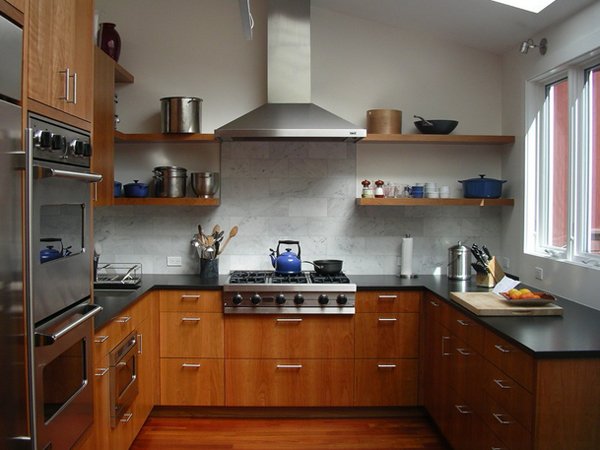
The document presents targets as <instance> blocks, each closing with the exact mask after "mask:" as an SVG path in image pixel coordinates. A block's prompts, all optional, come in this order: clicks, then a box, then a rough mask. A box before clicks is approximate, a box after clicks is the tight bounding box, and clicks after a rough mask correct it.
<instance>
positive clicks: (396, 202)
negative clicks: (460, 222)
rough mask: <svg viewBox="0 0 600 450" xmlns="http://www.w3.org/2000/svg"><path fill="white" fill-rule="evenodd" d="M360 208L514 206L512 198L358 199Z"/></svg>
mask: <svg viewBox="0 0 600 450" xmlns="http://www.w3.org/2000/svg"><path fill="white" fill-rule="evenodd" d="M356 203H357V204H358V205H359V206H513V205H514V204H515V200H514V199H512V198H357V199H356Z"/></svg>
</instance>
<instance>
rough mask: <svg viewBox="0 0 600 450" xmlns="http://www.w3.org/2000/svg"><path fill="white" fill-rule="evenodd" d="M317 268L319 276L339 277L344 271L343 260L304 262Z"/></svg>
mask: <svg viewBox="0 0 600 450" xmlns="http://www.w3.org/2000/svg"><path fill="white" fill-rule="evenodd" d="M302 262H305V263H308V264H312V265H313V266H315V272H317V273H318V274H319V275H337V274H338V273H340V272H341V271H342V264H343V263H344V261H342V260H341V259H319V260H317V261H302Z"/></svg>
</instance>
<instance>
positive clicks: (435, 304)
mask: <svg viewBox="0 0 600 450" xmlns="http://www.w3.org/2000/svg"><path fill="white" fill-rule="evenodd" d="M429 303H430V304H431V306H435V307H436V308H439V307H440V304H439V303H438V302H434V301H433V300H429Z"/></svg>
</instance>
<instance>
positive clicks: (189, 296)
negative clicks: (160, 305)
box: [181, 294, 200, 302]
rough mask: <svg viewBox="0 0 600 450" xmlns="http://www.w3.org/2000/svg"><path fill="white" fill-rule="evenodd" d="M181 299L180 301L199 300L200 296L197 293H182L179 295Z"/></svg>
mask: <svg viewBox="0 0 600 450" xmlns="http://www.w3.org/2000/svg"><path fill="white" fill-rule="evenodd" d="M181 300H182V301H190V302H195V301H198V300H200V296H199V295H192V294H183V295H182V296H181Z"/></svg>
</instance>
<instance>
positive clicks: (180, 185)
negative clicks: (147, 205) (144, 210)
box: [154, 166, 187, 198]
mask: <svg viewBox="0 0 600 450" xmlns="http://www.w3.org/2000/svg"><path fill="white" fill-rule="evenodd" d="M186 185H187V170H186V169H184V168H183V167H177V166H160V167H155V168H154V192H155V194H156V196H157V197H170V198H174V197H185V188H186Z"/></svg>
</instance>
